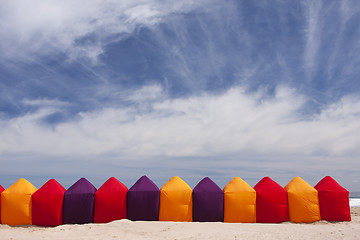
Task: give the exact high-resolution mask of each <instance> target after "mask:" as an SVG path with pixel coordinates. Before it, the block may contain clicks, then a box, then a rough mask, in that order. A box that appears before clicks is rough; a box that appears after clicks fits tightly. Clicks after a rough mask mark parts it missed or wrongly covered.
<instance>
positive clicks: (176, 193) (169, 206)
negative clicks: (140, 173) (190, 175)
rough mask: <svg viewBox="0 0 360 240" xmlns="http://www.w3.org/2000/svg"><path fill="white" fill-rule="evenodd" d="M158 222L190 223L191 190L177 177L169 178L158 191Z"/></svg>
mask: <svg viewBox="0 0 360 240" xmlns="http://www.w3.org/2000/svg"><path fill="white" fill-rule="evenodd" d="M159 220H160V221H178V222H191V221H192V190H191V188H190V186H189V185H188V184H187V183H186V182H184V181H183V180H182V179H181V178H179V177H178V176H175V177H173V178H171V179H170V180H169V181H167V182H166V183H165V184H164V185H163V186H162V187H161V189H160V211H159Z"/></svg>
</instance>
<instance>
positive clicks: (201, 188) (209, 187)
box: [193, 177, 222, 193]
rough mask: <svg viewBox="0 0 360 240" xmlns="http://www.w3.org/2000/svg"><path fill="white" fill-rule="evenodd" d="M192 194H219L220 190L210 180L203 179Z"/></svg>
mask: <svg viewBox="0 0 360 240" xmlns="http://www.w3.org/2000/svg"><path fill="white" fill-rule="evenodd" d="M193 192H221V193H222V190H221V188H219V186H218V185H217V184H216V183H214V182H213V181H212V180H211V179H210V178H208V177H205V178H203V179H202V180H201V181H200V182H199V183H198V184H197V185H196V186H195V187H194V190H193Z"/></svg>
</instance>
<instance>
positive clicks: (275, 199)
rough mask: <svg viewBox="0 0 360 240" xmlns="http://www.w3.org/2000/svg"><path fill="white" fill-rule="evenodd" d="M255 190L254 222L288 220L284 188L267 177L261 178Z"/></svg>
mask: <svg viewBox="0 0 360 240" xmlns="http://www.w3.org/2000/svg"><path fill="white" fill-rule="evenodd" d="M254 189H255V191H256V222H258V223H281V222H286V221H289V211H288V199H287V192H286V190H285V189H284V188H283V187H281V186H280V185H279V184H278V183H276V182H275V181H273V180H272V179H271V178H269V177H264V178H263V179H261V180H260V181H259V182H258V183H257V184H256V185H255V187H254Z"/></svg>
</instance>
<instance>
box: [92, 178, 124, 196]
mask: <svg viewBox="0 0 360 240" xmlns="http://www.w3.org/2000/svg"><path fill="white" fill-rule="evenodd" d="M127 191H128V188H127V187H126V186H125V185H124V184H123V183H122V182H120V181H119V180H118V179H116V178H114V177H111V178H109V179H108V180H107V181H106V182H105V183H104V184H103V185H102V186H101V187H100V188H99V189H98V190H97V192H98V193H105V192H127Z"/></svg>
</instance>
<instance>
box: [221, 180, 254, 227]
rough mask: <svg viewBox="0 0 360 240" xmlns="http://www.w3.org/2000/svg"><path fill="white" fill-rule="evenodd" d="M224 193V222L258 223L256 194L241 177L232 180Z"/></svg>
mask: <svg viewBox="0 0 360 240" xmlns="http://www.w3.org/2000/svg"><path fill="white" fill-rule="evenodd" d="M223 191H224V222H233V223H235V222H238V223H254V222H256V192H255V190H254V189H253V188H252V187H250V185H249V184H247V183H246V182H245V181H244V180H242V179H241V178H239V177H235V178H234V179H232V180H231V181H230V182H229V183H228V184H226V186H225V187H224V189H223Z"/></svg>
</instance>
